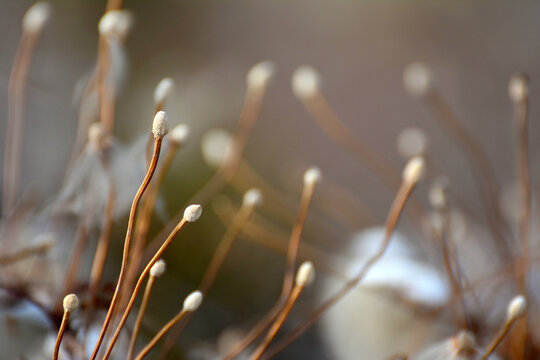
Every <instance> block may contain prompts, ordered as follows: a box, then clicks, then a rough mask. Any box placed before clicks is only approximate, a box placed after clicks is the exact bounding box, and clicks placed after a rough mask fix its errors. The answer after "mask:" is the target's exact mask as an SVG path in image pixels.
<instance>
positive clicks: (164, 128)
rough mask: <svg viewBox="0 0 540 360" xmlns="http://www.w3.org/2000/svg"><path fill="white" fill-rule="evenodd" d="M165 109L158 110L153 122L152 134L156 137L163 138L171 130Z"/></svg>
mask: <svg viewBox="0 0 540 360" xmlns="http://www.w3.org/2000/svg"><path fill="white" fill-rule="evenodd" d="M168 120H169V119H168V116H167V113H166V112H165V111H158V112H157V113H156V115H155V116H154V122H153V123H152V134H154V137H155V138H156V139H163V137H165V135H167V133H168V132H169V121H168Z"/></svg>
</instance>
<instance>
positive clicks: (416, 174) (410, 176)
mask: <svg viewBox="0 0 540 360" xmlns="http://www.w3.org/2000/svg"><path fill="white" fill-rule="evenodd" d="M425 170H426V161H425V160H424V158H423V157H422V156H414V157H413V158H412V159H411V160H409V162H408V163H407V165H405V168H404V169H403V174H402V178H403V181H404V182H406V183H409V184H416V183H417V182H418V181H419V180H420V179H421V178H422V176H423V175H424V172H425Z"/></svg>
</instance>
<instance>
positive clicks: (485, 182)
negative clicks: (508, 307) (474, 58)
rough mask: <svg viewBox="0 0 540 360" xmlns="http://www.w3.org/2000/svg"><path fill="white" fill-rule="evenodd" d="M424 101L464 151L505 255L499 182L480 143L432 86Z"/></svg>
mask: <svg viewBox="0 0 540 360" xmlns="http://www.w3.org/2000/svg"><path fill="white" fill-rule="evenodd" d="M426 103H427V105H428V106H429V108H430V110H431V111H432V112H433V113H434V114H435V115H436V117H437V118H439V119H440V120H441V124H442V125H443V126H444V127H445V129H446V130H447V131H448V132H449V134H450V135H451V137H452V138H453V140H454V141H455V142H456V143H458V145H459V147H460V148H462V149H463V150H464V151H465V152H466V153H467V156H466V158H467V160H468V161H469V162H470V164H471V167H472V169H473V173H474V175H475V180H476V185H477V188H478V190H479V193H480V196H481V199H482V202H483V206H484V209H485V211H486V220H487V222H488V226H489V228H490V230H491V233H492V234H493V236H494V237H495V239H496V240H497V242H498V244H499V246H500V247H501V248H499V250H500V251H499V252H500V255H501V257H502V258H503V259H504V258H505V257H506V258H507V257H508V256H509V254H510V252H509V248H508V243H507V242H506V239H505V235H504V231H503V230H504V229H506V226H505V223H504V220H503V218H502V216H501V214H500V212H499V208H498V205H497V203H496V199H497V198H498V197H497V196H498V194H499V185H498V184H497V181H496V177H495V172H494V171H493V168H492V166H491V163H490V161H489V158H488V156H487V155H486V153H485V151H484V149H483V148H482V147H481V145H480V142H479V141H478V140H477V139H476V138H475V137H474V136H473V135H472V134H471V133H470V132H468V131H467V129H465V128H464V127H463V125H462V124H461V122H460V121H459V119H458V118H457V116H456V114H455V113H454V112H453V111H452V108H451V107H450V106H449V105H448V103H447V102H446V100H445V98H444V97H443V96H442V94H441V93H440V92H439V91H438V90H437V89H433V90H432V91H430V92H429V93H428V95H427V97H426Z"/></svg>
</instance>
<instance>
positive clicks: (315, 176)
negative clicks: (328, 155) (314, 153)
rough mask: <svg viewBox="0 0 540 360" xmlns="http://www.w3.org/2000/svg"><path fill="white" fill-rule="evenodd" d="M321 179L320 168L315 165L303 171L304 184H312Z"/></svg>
mask: <svg viewBox="0 0 540 360" xmlns="http://www.w3.org/2000/svg"><path fill="white" fill-rule="evenodd" d="M321 179H322V173H321V170H320V169H319V168H318V167H317V166H312V167H310V168H309V169H307V170H306V172H305V173H304V186H313V185H315V184H316V183H318V182H319V181H321Z"/></svg>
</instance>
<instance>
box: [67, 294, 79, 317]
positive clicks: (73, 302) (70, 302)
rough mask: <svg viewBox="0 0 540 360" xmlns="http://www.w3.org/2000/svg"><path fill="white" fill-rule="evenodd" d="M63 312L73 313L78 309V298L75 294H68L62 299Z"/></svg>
mask: <svg viewBox="0 0 540 360" xmlns="http://www.w3.org/2000/svg"><path fill="white" fill-rule="evenodd" d="M63 305H64V312H69V313H71V312H73V311H75V310H77V308H78V307H79V298H78V297H77V295H75V294H69V295H66V296H65V297H64V301H63Z"/></svg>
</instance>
